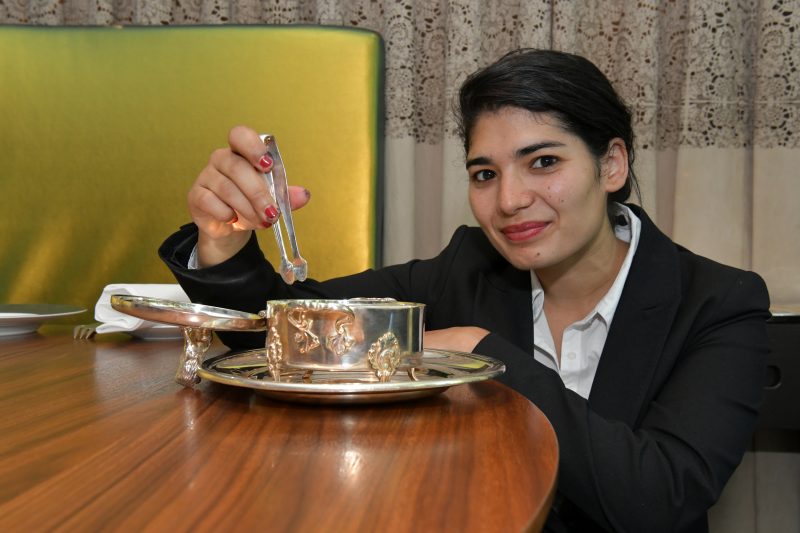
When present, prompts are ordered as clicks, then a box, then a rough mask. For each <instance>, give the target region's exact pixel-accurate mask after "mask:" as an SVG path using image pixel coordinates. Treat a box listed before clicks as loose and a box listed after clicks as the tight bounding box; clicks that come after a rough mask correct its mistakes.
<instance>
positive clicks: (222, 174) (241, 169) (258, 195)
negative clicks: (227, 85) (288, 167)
mask: <svg viewBox="0 0 800 533" xmlns="http://www.w3.org/2000/svg"><path fill="white" fill-rule="evenodd" d="M228 140H229V142H230V146H229V147H228V148H222V149H219V150H215V151H214V152H213V153H212V154H211V157H210V158H209V162H208V165H206V167H205V168H204V169H203V171H202V172H201V173H200V175H199V176H198V177H197V179H196V180H195V183H194V185H193V186H192V188H191V190H190V191H189V194H188V203H189V211H190V213H191V215H192V219H193V220H194V222H195V223H196V224H197V225H198V227H199V228H200V230H201V232H205V233H206V234H208V235H213V236H214V237H215V238H218V237H226V236H228V235H230V234H231V233H232V232H233V231H235V230H251V229H257V228H263V227H270V226H272V224H274V223H275V221H276V220H278V218H279V216H280V212H279V210H278V207H277V204H276V202H275V200H274V199H273V198H272V197H271V195H270V193H269V187H268V185H267V183H266V180H265V179H264V172H269V171H270V170H271V168H272V164H273V162H272V161H271V160H270V159H269V156H268V155H267V150H266V146H265V145H264V144H263V143H262V142H261V139H260V138H259V136H258V134H257V133H256V132H255V131H254V130H252V129H250V128H247V127H245V126H237V127H235V128H233V129H232V130H231V131H230V133H229V135H228ZM310 195H311V193H310V192H309V191H307V190H306V189H305V188H303V187H298V186H290V187H289V201H290V205H291V208H292V209H299V208H301V207H303V206H304V205H306V204H307V203H308V201H309V198H310Z"/></svg>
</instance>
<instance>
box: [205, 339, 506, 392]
mask: <svg viewBox="0 0 800 533" xmlns="http://www.w3.org/2000/svg"><path fill="white" fill-rule="evenodd" d="M270 366H271V365H270V362H269V359H268V356H267V352H266V350H251V351H248V352H242V353H238V354H225V355H219V356H216V357H212V358H210V359H208V360H207V361H205V362H203V364H202V366H201V368H200V369H199V370H198V374H199V375H200V376H201V377H202V378H203V379H206V380H208V381H214V382H217V383H222V384H224V385H233V386H236V387H245V388H249V389H253V390H255V391H256V392H258V393H260V394H263V395H265V396H268V397H270V398H272V399H276V400H282V401H290V402H301V403H316V404H331V403H336V404H364V403H385V402H396V401H404V400H412V399H416V398H423V397H426V396H432V395H434V394H439V393H441V392H443V391H445V390H447V389H448V388H449V387H452V386H455V385H462V384H465V383H474V382H477V381H483V380H486V379H490V378H493V377H496V376H498V375H500V374H502V373H503V372H505V365H503V363H502V362H500V361H497V360H496V359H492V358H491V357H486V356H482V355H475V354H467V353H459V352H447V351H442V350H425V351H424V352H423V353H422V354H421V356H420V358H419V361H418V366H415V367H411V368H407V369H406V370H405V371H403V372H396V373H395V374H394V375H392V376H391V378H390V379H388V380H383V381H381V380H380V379H379V378H378V377H377V376H375V374H374V372H372V371H362V372H354V371H335V370H328V371H314V370H300V369H294V370H286V371H284V372H282V373H281V379H280V381H276V380H275V379H274V377H273V376H272V375H271V373H270V372H271V371H270Z"/></svg>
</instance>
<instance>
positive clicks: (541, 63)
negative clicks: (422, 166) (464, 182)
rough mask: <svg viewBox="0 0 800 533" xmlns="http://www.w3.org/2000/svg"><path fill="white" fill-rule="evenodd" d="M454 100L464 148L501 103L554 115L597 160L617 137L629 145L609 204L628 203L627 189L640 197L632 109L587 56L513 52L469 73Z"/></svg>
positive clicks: (563, 53)
mask: <svg viewBox="0 0 800 533" xmlns="http://www.w3.org/2000/svg"><path fill="white" fill-rule="evenodd" d="M458 103H459V112H458V117H457V118H458V126H459V134H460V135H461V139H462V140H463V141H464V150H465V151H469V144H470V135H471V133H472V128H473V127H474V126H475V122H476V121H477V120H478V117H479V116H480V115H481V113H484V112H486V111H490V112H491V111H497V110H499V109H501V108H503V107H519V108H522V109H527V110H528V111H531V112H533V113H549V114H551V115H553V116H554V117H555V118H556V119H557V120H558V121H559V122H560V123H561V126H562V127H563V128H564V129H565V130H566V131H568V132H570V133H572V134H573V135H577V136H578V137H580V138H581V139H582V140H583V142H585V143H586V145H587V146H588V147H589V151H590V152H591V153H592V154H593V155H594V156H595V158H596V159H598V160H599V159H600V158H601V157H602V156H604V155H605V154H606V153H607V152H608V144H609V142H610V141H611V140H612V139H614V138H616V137H619V138H620V139H622V141H623V142H624V143H625V146H626V148H627V149H628V178H627V180H626V181H625V185H623V186H622V188H620V190H618V191H615V192H613V193H610V194H609V195H608V202H609V206H610V204H611V202H624V201H626V200H627V199H628V198H629V197H630V195H631V191H635V192H636V195H637V197H639V199H640V200H641V197H640V194H639V184H638V182H637V180H636V176H635V174H634V172H633V157H634V154H633V128H632V126H631V112H630V110H629V109H628V107H627V106H626V105H625V103H624V102H623V101H622V99H621V98H620V97H619V95H618V94H617V93H616V91H615V90H614V88H613V87H612V86H611V82H609V81H608V78H606V77H605V75H604V74H603V73H602V72H600V69H598V68H597V67H596V66H595V65H594V64H593V63H592V62H591V61H589V60H588V59H586V58H583V57H581V56H577V55H574V54H568V53H565V52H558V51H555V50H536V49H530V48H527V49H521V50H515V51H513V52H510V53H508V54H506V55H504V56H503V57H501V58H500V59H499V60H498V61H496V62H495V63H493V64H491V65H489V66H488V67H486V68H484V69H481V70H479V71H477V72H475V73H474V74H472V75H470V76H469V77H468V78H467V79H466V80H465V81H464V83H463V85H462V86H461V90H460V91H459V102H458Z"/></svg>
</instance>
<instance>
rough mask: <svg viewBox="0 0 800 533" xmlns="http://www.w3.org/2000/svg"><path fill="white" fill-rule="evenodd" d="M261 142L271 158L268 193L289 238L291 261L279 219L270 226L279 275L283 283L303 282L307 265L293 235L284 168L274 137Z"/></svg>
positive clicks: (290, 207)
mask: <svg viewBox="0 0 800 533" xmlns="http://www.w3.org/2000/svg"><path fill="white" fill-rule="evenodd" d="M261 140H262V141H263V142H264V144H266V145H267V153H268V154H269V156H270V157H271V158H272V169H271V170H270V171H269V172H266V173H265V174H264V178H265V179H266V180H267V184H268V185H269V192H270V193H271V194H272V197H273V198H275V201H276V202H278V209H280V218H283V222H284V224H286V234H287V235H288V236H289V245H290V246H291V247H292V256H293V257H292V260H291V261H289V258H288V257H287V256H286V247H285V246H284V244H283V233H281V223H280V218H279V219H278V220H276V221H275V224H273V225H272V230H273V231H274V232H275V240H276V241H277V243H278V250H279V251H280V253H281V267H280V273H281V277H282V278H283V281H285V282H286V283H289V284H291V283H294V282H295V281H304V280H305V279H306V275H307V274H308V263H307V262H306V260H305V259H303V257H302V256H301V255H300V248H298V246H297V237H295V234H294V223H293V222H292V205H291V203H290V202H289V187H288V185H287V183H286V168H285V167H284V166H283V159H281V153H280V151H279V150H278V143H277V142H275V136H274V135H270V134H269V133H266V134H263V135H261Z"/></svg>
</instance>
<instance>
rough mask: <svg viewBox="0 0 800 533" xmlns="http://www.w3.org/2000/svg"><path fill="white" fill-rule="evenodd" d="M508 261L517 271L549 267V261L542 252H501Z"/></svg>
mask: <svg viewBox="0 0 800 533" xmlns="http://www.w3.org/2000/svg"><path fill="white" fill-rule="evenodd" d="M500 253H501V254H502V256H503V257H505V258H506V261H508V262H509V263H511V265H512V266H513V267H514V268H516V269H517V270H534V269H537V268H543V267H545V266H547V264H548V261H547V259H546V258H544V257H543V255H542V252H535V251H530V250H529V251H525V252H522V251H521V250H500Z"/></svg>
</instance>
